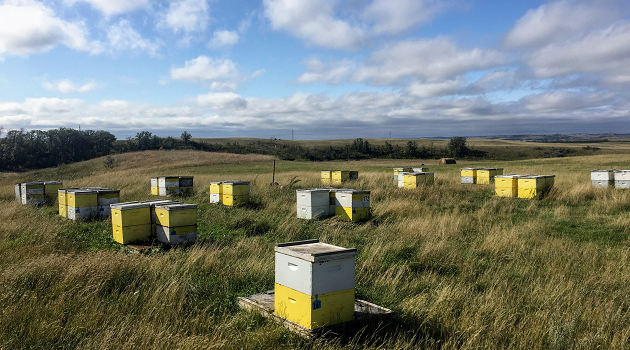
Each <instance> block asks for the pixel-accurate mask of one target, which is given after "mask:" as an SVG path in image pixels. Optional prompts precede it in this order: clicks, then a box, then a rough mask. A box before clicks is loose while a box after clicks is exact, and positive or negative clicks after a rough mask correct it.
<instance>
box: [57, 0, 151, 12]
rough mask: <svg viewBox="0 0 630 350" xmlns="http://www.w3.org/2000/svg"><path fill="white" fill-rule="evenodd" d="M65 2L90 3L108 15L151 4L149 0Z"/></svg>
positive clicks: (70, 0)
mask: <svg viewBox="0 0 630 350" xmlns="http://www.w3.org/2000/svg"><path fill="white" fill-rule="evenodd" d="M65 2H66V3H68V4H70V5H74V4H75V3H77V2H86V3H89V4H90V5H92V7H94V8H95V9H97V10H99V11H101V12H102V13H103V14H105V15H106V16H111V15H117V14H121V13H125V12H130V11H134V10H137V9H139V8H143V7H147V6H148V5H149V1H148V0H65Z"/></svg>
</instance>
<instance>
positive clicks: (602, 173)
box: [591, 170, 615, 187]
mask: <svg viewBox="0 0 630 350" xmlns="http://www.w3.org/2000/svg"><path fill="white" fill-rule="evenodd" d="M591 184H592V185H593V187H613V186H615V173H614V170H591Z"/></svg>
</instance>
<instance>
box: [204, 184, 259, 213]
mask: <svg viewBox="0 0 630 350" xmlns="http://www.w3.org/2000/svg"><path fill="white" fill-rule="evenodd" d="M249 191H250V183H249V181H213V182H211V183H210V203H220V204H223V205H226V206H228V207H236V206H239V205H243V204H246V203H249Z"/></svg>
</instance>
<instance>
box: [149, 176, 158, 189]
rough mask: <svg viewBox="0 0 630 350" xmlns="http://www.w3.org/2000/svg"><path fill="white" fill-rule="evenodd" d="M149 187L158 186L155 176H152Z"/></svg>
mask: <svg viewBox="0 0 630 350" xmlns="http://www.w3.org/2000/svg"><path fill="white" fill-rule="evenodd" d="M151 187H160V186H159V184H158V178H157V177H152V178H151Z"/></svg>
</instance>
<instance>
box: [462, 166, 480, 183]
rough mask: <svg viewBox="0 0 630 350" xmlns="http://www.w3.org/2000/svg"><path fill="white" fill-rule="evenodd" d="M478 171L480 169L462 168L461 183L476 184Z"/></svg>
mask: <svg viewBox="0 0 630 350" xmlns="http://www.w3.org/2000/svg"><path fill="white" fill-rule="evenodd" d="M478 169H479V168H461V183H463V184H476V183H477V170H478Z"/></svg>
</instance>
